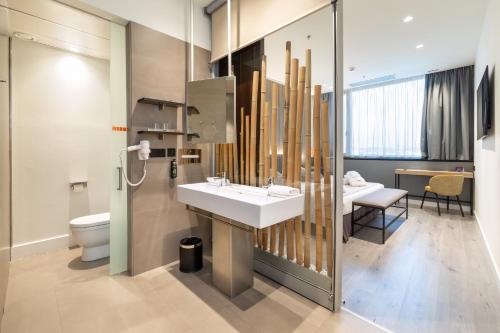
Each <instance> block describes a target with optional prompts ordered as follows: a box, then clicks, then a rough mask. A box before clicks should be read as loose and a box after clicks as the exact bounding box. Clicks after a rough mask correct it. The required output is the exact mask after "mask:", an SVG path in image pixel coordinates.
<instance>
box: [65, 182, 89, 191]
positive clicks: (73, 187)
mask: <svg viewBox="0 0 500 333" xmlns="http://www.w3.org/2000/svg"><path fill="white" fill-rule="evenodd" d="M69 187H70V189H71V191H77V190H78V189H79V188H80V189H82V188H83V189H86V188H87V182H86V181H75V182H71V183H69Z"/></svg>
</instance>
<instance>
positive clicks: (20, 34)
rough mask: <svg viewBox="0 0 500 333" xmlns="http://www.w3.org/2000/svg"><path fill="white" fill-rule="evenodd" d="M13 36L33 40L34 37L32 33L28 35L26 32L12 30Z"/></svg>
mask: <svg viewBox="0 0 500 333" xmlns="http://www.w3.org/2000/svg"><path fill="white" fill-rule="evenodd" d="M14 37H17V38H19V39H22V40H27V41H34V40H35V37H34V36H33V35H30V34H28V33H25V32H19V31H17V32H14Z"/></svg>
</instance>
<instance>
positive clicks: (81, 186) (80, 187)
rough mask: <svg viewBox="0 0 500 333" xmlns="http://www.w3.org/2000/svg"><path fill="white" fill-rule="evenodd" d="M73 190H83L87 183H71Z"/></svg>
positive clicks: (77, 191)
mask: <svg viewBox="0 0 500 333" xmlns="http://www.w3.org/2000/svg"><path fill="white" fill-rule="evenodd" d="M71 190H72V191H73V192H76V193H79V192H83V190H85V184H83V183H79V184H72V185H71Z"/></svg>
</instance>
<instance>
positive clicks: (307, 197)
mask: <svg viewBox="0 0 500 333" xmlns="http://www.w3.org/2000/svg"><path fill="white" fill-rule="evenodd" d="M305 90H306V91H305V95H306V97H305V103H306V112H305V120H306V122H305V129H304V132H305V134H304V141H305V142H304V144H305V146H306V147H305V150H306V158H305V163H304V167H305V172H306V176H305V180H304V181H305V193H304V210H305V212H304V215H305V219H304V220H305V221H304V266H305V267H307V268H309V267H310V266H311V50H310V49H307V50H306V82H305Z"/></svg>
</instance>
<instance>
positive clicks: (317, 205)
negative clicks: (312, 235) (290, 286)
mask: <svg viewBox="0 0 500 333" xmlns="http://www.w3.org/2000/svg"><path fill="white" fill-rule="evenodd" d="M320 98H321V86H318V85H317V86H314V122H313V123H314V147H313V154H314V210H315V220H316V221H315V223H316V270H317V271H318V272H321V270H322V269H323V217H322V205H321V201H322V200H321V159H320V158H321V157H320V138H319V137H320V116H319V114H320Z"/></svg>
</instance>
